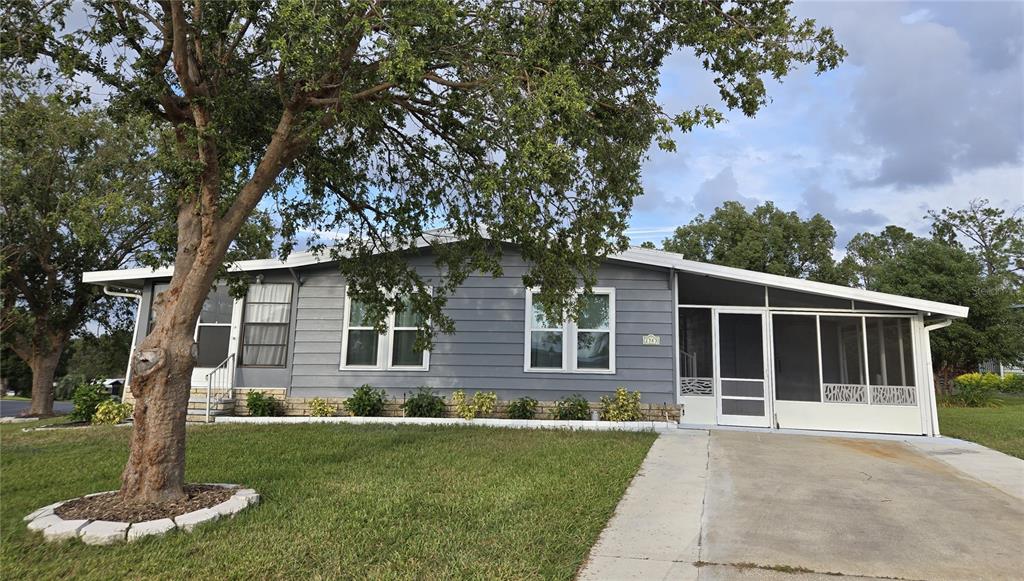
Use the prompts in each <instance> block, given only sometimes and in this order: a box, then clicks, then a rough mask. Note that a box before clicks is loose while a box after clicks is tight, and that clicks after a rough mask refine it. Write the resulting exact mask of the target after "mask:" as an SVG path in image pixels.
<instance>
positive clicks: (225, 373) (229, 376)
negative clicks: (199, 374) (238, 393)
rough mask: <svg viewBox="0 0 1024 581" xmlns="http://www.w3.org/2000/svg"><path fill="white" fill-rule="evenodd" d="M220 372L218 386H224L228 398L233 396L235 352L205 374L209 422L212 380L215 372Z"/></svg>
mask: <svg viewBox="0 0 1024 581" xmlns="http://www.w3.org/2000/svg"><path fill="white" fill-rule="evenodd" d="M218 372H219V373H221V376H220V377H222V379H221V384H220V385H218V387H226V388H227V394H228V399H233V398H234V397H235V354H234V353H232V354H230V355H228V356H227V358H226V359H224V361H221V362H220V364H219V365H217V367H214V368H213V371H211V372H209V373H207V374H206V423H210V402H211V400H212V399H213V382H214V380H215V379H216V377H217V375H216V374H217V373H218Z"/></svg>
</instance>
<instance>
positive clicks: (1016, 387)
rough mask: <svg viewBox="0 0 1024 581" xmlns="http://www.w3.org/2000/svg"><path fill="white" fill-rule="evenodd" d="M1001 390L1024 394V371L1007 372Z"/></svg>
mask: <svg viewBox="0 0 1024 581" xmlns="http://www.w3.org/2000/svg"><path fill="white" fill-rule="evenodd" d="M1000 391H1002V392H1003V393H1022V394H1024V373H1007V374H1006V375H1005V376H1004V377H1003V385H1002V387H1001V389H1000Z"/></svg>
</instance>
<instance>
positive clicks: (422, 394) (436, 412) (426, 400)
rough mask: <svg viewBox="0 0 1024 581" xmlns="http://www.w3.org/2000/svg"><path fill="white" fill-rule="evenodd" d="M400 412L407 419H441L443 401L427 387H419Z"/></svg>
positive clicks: (442, 415)
mask: <svg viewBox="0 0 1024 581" xmlns="http://www.w3.org/2000/svg"><path fill="white" fill-rule="evenodd" d="M402 410H403V411H404V412H405V416H406V417H408V418H443V417H444V410H445V408H444V399H443V398H442V397H441V396H439V395H436V394H435V393H434V390H432V389H430V388H429V387H421V388H419V389H418V390H416V393H415V394H414V395H413V396H412V397H410V398H409V399H407V400H405V403H403V404H402Z"/></svg>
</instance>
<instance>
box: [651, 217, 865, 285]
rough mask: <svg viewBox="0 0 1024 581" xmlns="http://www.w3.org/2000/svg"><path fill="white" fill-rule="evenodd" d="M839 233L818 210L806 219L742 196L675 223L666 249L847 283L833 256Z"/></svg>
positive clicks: (730, 263)
mask: <svg viewBox="0 0 1024 581" xmlns="http://www.w3.org/2000/svg"><path fill="white" fill-rule="evenodd" d="M835 238H836V231H835V228H833V227H832V224H831V223H830V222H829V221H828V220H827V219H825V218H824V217H823V216H821V215H820V214H815V215H814V216H812V217H811V218H809V219H807V220H803V219H801V218H800V216H798V215H797V213H796V212H783V211H782V210H780V209H778V208H776V207H775V205H774V204H773V203H771V202H765V203H764V204H762V205H760V206H757V207H756V208H754V209H753V210H752V211H750V212H748V211H747V209H746V208H744V207H743V204H740V203H739V202H725V203H724V204H722V206H720V207H718V208H716V209H715V211H714V213H713V214H712V215H711V216H710V217H707V218H705V217H704V216H703V215H698V216H697V217H696V218H695V219H694V220H692V221H691V222H690V223H689V224H687V225H686V226H680V227H679V228H677V229H676V232H675V234H674V235H673V236H672V238H669V239H667V240H665V242H664V249H665V250H668V251H669V252H677V253H679V254H682V255H683V256H684V257H686V258H689V259H691V260H699V261H702V262H710V263H713V264H722V265H725V266H733V267H736V268H744V269H747V270H755V271H759V272H767V273H771V274H778V275H781V276H793V277H799V278H809V279H812V280H818V281H821V282H831V283H837V284H849V282H850V280H849V275H848V274H846V273H845V272H843V271H842V270H841V269H839V268H838V267H837V265H836V263H835V262H834V260H833V258H832V248H833V246H834V244H835Z"/></svg>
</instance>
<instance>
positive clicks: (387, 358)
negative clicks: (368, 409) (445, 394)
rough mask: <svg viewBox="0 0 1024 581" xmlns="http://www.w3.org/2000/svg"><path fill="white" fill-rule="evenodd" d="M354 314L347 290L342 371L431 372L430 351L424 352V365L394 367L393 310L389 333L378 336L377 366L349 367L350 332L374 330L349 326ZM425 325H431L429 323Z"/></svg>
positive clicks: (388, 324) (390, 316)
mask: <svg viewBox="0 0 1024 581" xmlns="http://www.w3.org/2000/svg"><path fill="white" fill-rule="evenodd" d="M351 312H352V297H351V296H350V295H349V293H348V288H346V289H345V309H344V313H343V314H342V316H343V317H344V318H343V319H342V322H341V366H340V368H339V369H341V370H342V371H429V370H430V350H429V349H424V350H423V365H393V364H392V363H391V353H392V351H393V349H394V344H395V334H394V330H395V311H394V309H392V310H391V311H390V312H389V313H388V317H387V331H385V332H384V333H378V334H377V363H376V364H375V365H349V364H348V361H347V359H348V332H349V331H352V330H356V331H359V330H363V331H367V330H374V329H373V327H365V326H359V327H351V326H349V315H350V314H351ZM424 324H429V321H427V322H425V323H424ZM413 329H416V327H402V328H401V329H400V330H406V331H408V330H413Z"/></svg>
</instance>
